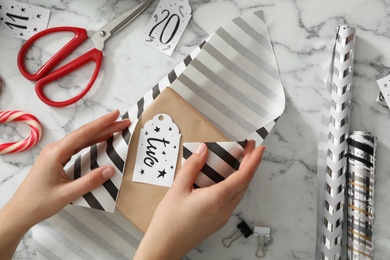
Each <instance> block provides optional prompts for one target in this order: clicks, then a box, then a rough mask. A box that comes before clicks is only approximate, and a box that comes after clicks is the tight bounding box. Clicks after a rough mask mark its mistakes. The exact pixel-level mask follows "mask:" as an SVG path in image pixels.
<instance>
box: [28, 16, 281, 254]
mask: <svg viewBox="0 0 390 260" xmlns="http://www.w3.org/2000/svg"><path fill="white" fill-rule="evenodd" d="M167 86H171V87H172V88H173V89H174V90H175V91H176V92H178V93H179V94H180V95H181V96H182V97H183V98H184V99H186V100H187V101H188V102H189V103H190V104H191V105H193V106H194V107H195V108H197V109H198V110H199V111H200V112H202V113H203V114H204V115H205V116H206V117H208V119H209V120H210V121H212V122H213V123H214V124H215V125H216V126H217V127H218V128H219V129H220V130H221V131H222V132H223V133H225V135H226V136H227V137H228V138H230V139H231V140H246V139H255V140H256V141H257V144H258V145H259V144H261V143H262V142H263V140H264V139H265V138H266V136H267V135H268V133H269V132H270V131H271V129H272V128H273V126H274V125H275V123H276V121H277V119H278V118H279V116H280V115H281V114H282V112H283V110H284V105H285V99H284V91H283V86H282V83H281V80H280V78H279V72H278V68H277V64H276V60H275V57H274V53H273V49H272V45H271V42H270V39H269V35H268V30H267V25H266V23H265V19H264V15H263V12H262V11H258V12H255V13H249V14H246V15H244V16H242V17H239V18H236V19H234V20H233V21H231V22H230V23H229V24H228V25H227V26H226V27H223V29H222V28H221V29H219V30H218V31H217V32H216V33H215V34H214V35H212V37H211V38H210V39H209V40H208V41H205V42H203V43H202V44H201V45H200V46H199V47H198V48H197V49H196V50H195V51H194V52H193V53H191V55H189V56H188V57H187V58H185V59H184V60H183V61H182V62H181V63H180V64H179V65H178V66H177V67H176V68H175V69H174V70H173V71H172V72H170V73H169V74H168V75H167V76H166V77H164V78H163V79H162V80H161V81H160V82H159V83H158V84H157V85H156V86H154V87H153V88H152V89H151V90H150V91H149V92H148V93H146V95H145V96H144V97H143V98H141V99H140V100H139V101H138V102H137V104H135V105H134V106H133V107H132V108H131V109H130V110H129V111H128V112H126V113H125V114H124V115H123V117H124V118H130V120H131V121H132V124H131V126H130V127H129V129H127V130H126V131H123V133H119V134H116V135H115V136H114V137H113V138H112V139H110V140H109V141H108V142H105V143H102V144H99V145H94V146H92V147H90V148H89V149H88V150H87V152H85V153H84V154H83V155H81V156H80V157H79V158H77V160H76V162H75V163H74V164H73V165H71V166H70V167H69V168H68V169H67V174H68V176H69V177H70V178H77V177H79V176H82V175H83V174H85V173H87V172H89V171H90V170H91V169H93V168H95V167H98V166H101V165H111V166H113V167H115V170H116V174H115V176H114V177H113V178H111V180H110V182H108V183H107V184H105V185H103V186H101V187H99V188H98V189H96V190H94V191H92V192H91V193H89V194H87V195H85V196H83V197H82V198H80V199H78V200H77V201H75V202H74V203H73V204H75V205H82V206H85V207H92V208H98V209H102V210H105V211H110V212H112V211H114V209H115V202H116V198H117V196H118V191H119V188H120V186H121V182H122V172H123V170H124V167H125V159H126V158H127V151H128V146H129V144H130V142H131V136H132V133H133V131H134V129H135V126H136V124H137V121H138V118H139V117H140V116H141V115H142V113H143V111H144V110H145V109H146V108H147V107H148V106H149V105H150V104H151V103H152V102H153V100H154V99H155V98H156V97H157V96H158V95H159V94H160V92H161V91H162V90H163V89H164V88H165V87H167ZM197 145H198V144H196V143H193V144H190V143H189V144H185V147H184V149H183V150H184V151H185V152H184V159H185V158H188V157H189V156H190V155H191V153H192V152H193V149H194V147H197ZM207 145H208V147H209V154H210V155H215V156H210V157H209V158H208V161H207V163H206V166H205V167H206V168H207V167H208V168H207V169H206V168H205V169H203V170H202V172H203V173H202V174H201V175H200V177H199V179H197V180H196V181H195V184H194V185H195V186H196V187H198V186H200V187H204V186H207V185H211V184H213V183H215V182H218V181H219V180H222V179H223V178H226V177H227V176H228V175H229V174H231V173H232V172H234V171H235V170H236V169H237V167H238V166H239V161H240V159H241V157H242V151H243V146H244V143H242V142H226V143H208V144H207ZM210 169H212V170H210ZM210 172H213V173H214V176H213V175H210ZM215 172H216V173H217V174H218V175H220V176H219V177H218V176H217V175H215ZM135 210H136V209H135ZM125 222H126V221H123V218H119V217H118V214H107V213H105V212H99V211H91V210H89V209H82V208H76V207H68V208H66V209H64V210H63V211H62V212H61V213H60V214H58V215H56V216H54V217H52V218H51V219H49V220H47V221H45V222H43V223H41V224H38V225H37V226H36V227H34V228H33V232H34V240H35V242H36V243H35V244H36V250H37V256H38V259H90V258H91V259H92V258H93V257H94V256H95V255H96V254H99V255H102V257H103V258H104V259H126V258H128V256H130V255H131V254H132V252H130V251H129V250H130V248H135V247H136V246H137V241H138V238H136V237H133V236H132V234H133V233H134V230H131V229H129V228H128V227H127V224H129V223H125ZM119 227H120V228H119ZM122 227H123V229H122ZM103 258H101V259H103Z"/></svg>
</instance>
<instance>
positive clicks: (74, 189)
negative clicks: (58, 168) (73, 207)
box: [61, 166, 115, 204]
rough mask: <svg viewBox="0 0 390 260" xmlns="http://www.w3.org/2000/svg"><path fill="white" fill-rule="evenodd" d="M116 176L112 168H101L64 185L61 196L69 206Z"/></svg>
mask: <svg viewBox="0 0 390 260" xmlns="http://www.w3.org/2000/svg"><path fill="white" fill-rule="evenodd" d="M114 174H115V171H114V169H113V168H112V167H110V166H107V167H99V168H96V169H94V170H93V171H91V172H89V173H87V174H85V175H84V176H82V177H80V178H78V179H76V180H73V181H70V182H68V183H67V184H65V185H63V186H62V187H61V188H62V189H63V190H62V192H61V194H62V195H63V200H65V201H63V202H64V203H66V204H68V203H70V202H72V201H74V200H76V199H78V198H80V197H81V196H83V195H84V194H86V193H88V192H90V191H92V190H94V189H96V188H97V187H99V186H100V185H102V184H103V183H104V182H106V181H107V180H108V179H110V178H111V177H112V176H113V175H114Z"/></svg>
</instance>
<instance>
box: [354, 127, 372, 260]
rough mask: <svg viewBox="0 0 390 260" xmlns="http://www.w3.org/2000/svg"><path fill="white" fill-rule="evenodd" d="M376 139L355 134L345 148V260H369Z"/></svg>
mask: <svg viewBox="0 0 390 260" xmlns="http://www.w3.org/2000/svg"><path fill="white" fill-rule="evenodd" d="M376 147H377V139H376V137H373V136H372V135H371V133H369V132H362V131H355V132H353V133H352V135H351V136H350V138H349V147H348V181H347V189H348V195H347V197H348V215H347V216H348V217H347V218H348V259H359V260H365V259H373V250H374V248H373V226H374V193H375V159H376Z"/></svg>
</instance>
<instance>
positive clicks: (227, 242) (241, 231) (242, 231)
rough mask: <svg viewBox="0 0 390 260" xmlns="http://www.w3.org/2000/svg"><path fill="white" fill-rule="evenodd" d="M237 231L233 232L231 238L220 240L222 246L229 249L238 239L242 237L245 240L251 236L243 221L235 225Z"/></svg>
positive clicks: (251, 231)
mask: <svg viewBox="0 0 390 260" xmlns="http://www.w3.org/2000/svg"><path fill="white" fill-rule="evenodd" d="M237 228H238V230H237V231H236V232H234V233H233V234H232V235H231V236H229V237H227V238H224V239H222V241H221V242H222V245H224V246H225V247H230V245H231V244H232V243H233V242H234V241H236V240H237V239H238V238H240V237H242V236H244V237H245V238H247V237H249V236H250V235H252V234H253V230H252V229H251V228H250V227H249V226H248V224H247V223H246V222H245V221H242V222H241V223H240V224H238V225H237Z"/></svg>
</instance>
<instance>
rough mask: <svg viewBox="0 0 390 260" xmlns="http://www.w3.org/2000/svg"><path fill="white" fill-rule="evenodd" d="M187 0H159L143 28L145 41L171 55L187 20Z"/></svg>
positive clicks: (188, 19)
mask: <svg viewBox="0 0 390 260" xmlns="http://www.w3.org/2000/svg"><path fill="white" fill-rule="evenodd" d="M190 19H191V6H190V5H189V3H188V0H174V1H172V0H161V1H160V3H159V5H158V6H157V8H156V10H155V11H154V13H153V16H152V19H151V20H150V21H149V24H148V26H147V27H146V30H145V43H146V44H147V45H149V46H152V47H154V48H156V49H157V50H159V51H161V52H163V53H165V54H167V55H169V56H171V55H172V53H173V50H174V49H175V48H176V45H177V43H178V42H179V40H180V37H181V36H182V34H183V32H184V30H185V28H186V26H187V24H188V22H189V21H190Z"/></svg>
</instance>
